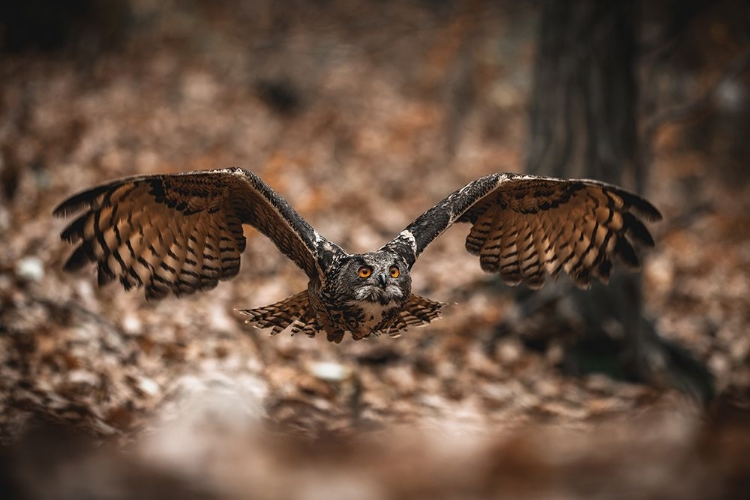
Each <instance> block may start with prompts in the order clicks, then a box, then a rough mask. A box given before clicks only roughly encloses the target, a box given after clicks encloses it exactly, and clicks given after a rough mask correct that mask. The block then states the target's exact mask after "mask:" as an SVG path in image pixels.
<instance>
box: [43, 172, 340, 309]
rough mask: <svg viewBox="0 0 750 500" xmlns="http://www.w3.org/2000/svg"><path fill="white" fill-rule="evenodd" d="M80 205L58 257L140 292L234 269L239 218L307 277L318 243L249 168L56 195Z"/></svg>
mask: <svg viewBox="0 0 750 500" xmlns="http://www.w3.org/2000/svg"><path fill="white" fill-rule="evenodd" d="M81 209H84V210H85V211H84V212H83V214H82V215H80V216H78V218H76V219H75V220H74V221H73V222H72V223H71V224H70V225H68V227H67V228H65V229H64V230H63V232H62V234H61V237H62V239H64V240H67V241H69V242H71V243H73V244H77V245H78V246H77V247H76V249H75V250H74V251H73V253H72V254H71V256H70V258H69V259H68V261H67V262H66V264H65V269H66V270H69V271H70V270H76V269H80V268H82V267H84V266H85V265H86V264H87V263H89V262H95V263H96V264H97V269H98V280H99V284H100V285H102V284H104V283H107V282H109V281H112V280H114V279H115V278H119V280H120V282H121V283H122V284H123V286H124V287H125V288H126V289H130V288H133V287H140V286H145V287H146V297H147V298H149V299H158V298H162V297H164V296H165V295H167V294H169V293H170V292H171V293H174V294H175V295H185V294H191V293H193V292H196V291H199V290H207V289H210V288H213V287H215V286H216V285H217V284H218V282H219V280H227V279H230V278H232V277H234V276H235V275H236V274H237V273H238V272H239V269H240V254H241V253H242V252H243V251H244V250H245V246H246V240H245V236H244V234H243V231H242V225H243V224H249V225H250V226H253V227H254V228H256V229H257V230H258V231H260V232H261V233H262V234H264V235H266V236H267V237H268V238H270V239H271V241H272V242H273V243H274V244H275V245H276V246H277V247H278V249H279V250H280V251H281V252H282V253H283V254H284V255H286V256H287V257H288V258H290V259H291V260H292V261H293V262H294V263H295V264H297V265H298V266H299V267H300V268H302V270H304V271H305V273H306V274H307V275H308V276H309V277H310V278H313V277H315V276H317V277H319V278H320V277H321V275H322V271H321V268H320V263H319V260H318V259H319V257H320V255H319V252H320V249H321V246H322V245H321V243H324V242H325V243H327V242H326V240H324V239H323V238H322V237H321V236H320V235H318V233H317V232H315V230H314V229H313V228H312V227H311V226H310V225H309V224H308V223H307V222H306V221H305V220H304V219H303V218H302V217H301V216H300V215H299V214H298V213H297V212H296V211H295V210H294V209H293V208H292V207H291V206H290V205H289V204H288V203H287V202H286V201H285V200H284V199H283V198H281V197H280V196H279V195H278V194H276V192H274V191H273V190H272V189H271V188H270V187H269V186H268V185H267V184H266V183H265V182H263V181H262V180H261V179H260V178H259V177H258V176H256V175H255V174H253V173H252V172H249V171H247V170H244V169H241V168H231V169H224V170H206V171H197V172H185V173H179V174H167V175H145V176H137V177H129V178H125V179H120V180H117V181H114V182H111V183H109V184H104V185H101V186H98V187H95V188H92V189H89V190H86V191H84V192H82V193H79V194H76V195H74V196H72V197H70V198H68V199H67V200H65V201H63V202H62V203H61V204H60V205H59V206H58V207H57V208H56V209H55V211H54V214H55V215H57V216H66V215H69V214H71V213H75V212H78V211H80V210H81Z"/></svg>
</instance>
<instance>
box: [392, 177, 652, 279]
mask: <svg viewBox="0 0 750 500" xmlns="http://www.w3.org/2000/svg"><path fill="white" fill-rule="evenodd" d="M638 217H641V218H643V219H646V220H659V219H661V214H660V213H659V211H658V210H657V209H656V208H655V207H654V206H653V205H652V204H651V203H649V202H648V201H646V200H645V199H643V198H641V197H640V196H638V195H636V194H633V193H630V192H628V191H625V190H623V189H621V188H619V187H616V186H613V185H610V184H605V183H603V182H598V181H592V180H562V179H553V178H549V177H537V176H531V175H517V174H492V175H488V176H486V177H482V178H480V179H477V180H475V181H472V182H470V183H469V184H467V185H466V186H464V187H463V188H461V189H459V190H458V191H455V192H453V193H451V194H450V195H448V197H446V198H445V199H443V200H442V201H441V202H440V203H438V204H437V205H436V206H434V207H433V208H431V209H429V210H428V211H427V212H425V213H424V214H422V215H421V216H419V217H418V218H417V219H416V220H415V221H414V222H412V223H411V224H410V225H409V226H407V227H406V229H404V230H403V231H402V232H401V233H399V235H398V236H397V237H396V238H395V239H394V240H393V241H391V242H390V243H388V244H387V245H385V247H383V248H385V249H389V250H391V251H395V252H396V253H398V254H399V255H401V256H402V257H403V258H404V259H405V260H406V262H407V263H408V264H409V266H410V267H411V266H412V265H413V264H414V262H415V261H416V260H417V258H418V257H419V255H420V254H421V253H422V252H423V251H424V249H425V248H426V247H427V245H429V244H430V243H431V242H432V241H433V240H434V239H435V238H437V237H438V236H439V235H440V234H442V233H443V231H445V230H446V229H448V227H450V226H451V225H452V224H454V223H456V222H468V223H471V225H472V226H471V230H470V232H469V235H468V237H467V238H466V249H467V250H468V251H469V253H471V254H473V255H478V256H479V261H480V264H481V266H482V269H484V270H485V271H487V272H490V273H498V274H500V276H501V277H502V279H503V281H505V282H506V283H507V284H509V285H518V284H520V283H524V284H526V285H527V286H529V287H531V288H539V287H541V286H542V285H543V284H544V281H545V275H546V274H549V275H551V276H556V275H557V274H558V273H560V271H565V272H566V273H567V274H569V275H570V276H571V277H572V278H573V280H574V281H575V283H576V284H577V285H578V286H580V287H587V286H589V285H590V284H591V281H592V279H593V278H598V279H599V280H601V281H602V282H605V283H606V282H607V280H608V279H609V275H610V272H611V270H612V260H613V258H614V257H618V258H619V259H620V260H621V261H623V263H624V264H625V265H626V266H628V267H630V268H633V269H637V268H638V267H639V261H638V256H637V255H636V252H635V250H634V248H633V243H634V242H637V243H640V244H643V245H646V246H653V244H654V240H653V239H652V237H651V235H650V234H649V232H648V229H646V226H644V225H643V223H642V222H641V221H640V220H639V218H638Z"/></svg>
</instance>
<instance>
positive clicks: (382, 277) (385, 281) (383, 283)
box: [378, 273, 388, 288]
mask: <svg viewBox="0 0 750 500" xmlns="http://www.w3.org/2000/svg"><path fill="white" fill-rule="evenodd" d="M378 283H379V284H380V286H381V287H383V288H385V287H386V286H387V285H388V278H386V276H385V274H383V273H380V274H378Z"/></svg>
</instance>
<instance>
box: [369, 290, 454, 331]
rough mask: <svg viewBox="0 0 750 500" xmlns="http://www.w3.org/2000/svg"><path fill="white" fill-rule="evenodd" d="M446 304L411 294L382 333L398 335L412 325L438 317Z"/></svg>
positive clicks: (418, 324)
mask: <svg viewBox="0 0 750 500" xmlns="http://www.w3.org/2000/svg"><path fill="white" fill-rule="evenodd" d="M446 305H448V304H446V303H445V302H436V301H434V300H430V299H427V298H425V297H420V296H419V295H414V294H411V295H410V296H409V301H408V302H407V303H406V306H405V307H404V308H403V309H402V310H401V311H400V312H399V313H398V315H397V316H396V317H395V318H394V320H393V322H391V323H390V324H389V325H388V326H387V327H386V328H383V330H382V333H386V334H388V335H389V336H390V337H399V336H400V335H401V334H402V333H403V332H405V331H406V330H408V329H409V327H412V326H424V325H426V324H428V323H430V322H431V321H433V320H435V319H437V318H439V317H440V312H441V311H442V309H443V308H444V307H445V306H446Z"/></svg>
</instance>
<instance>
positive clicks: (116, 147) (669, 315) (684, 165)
mask: <svg viewBox="0 0 750 500" xmlns="http://www.w3.org/2000/svg"><path fill="white" fill-rule="evenodd" d="M158 5H159V4H158V3H156V2H154V3H153V4H152V3H151V2H147V1H141V2H134V3H133V6H134V7H133V8H134V11H133V13H132V15H133V16H134V17H135V18H136V19H139V20H140V22H139V23H136V25H135V26H136V27H134V28H132V32H129V33H128V35H127V36H126V37H125V39H124V40H122V41H120V43H119V47H118V48H117V49H116V50H112V51H109V52H105V53H102V54H98V55H97V56H96V57H93V56H91V55H87V54H85V53H83V54H81V53H80V52H78V53H76V54H75V55H66V56H64V57H63V56H60V55H59V54H55V55H44V54H38V55H28V54H26V55H23V56H13V57H5V58H3V59H1V60H0V81H2V82H3V83H2V85H0V114H1V116H2V117H3V118H2V123H0V151H1V152H2V167H1V168H2V169H1V170H0V176H2V182H3V183H2V189H3V192H2V194H0V234H2V235H3V245H2V249H1V250H0V307H1V310H0V437H2V439H3V441H5V442H6V443H8V446H10V448H7V449H5V450H4V452H7V454H6V455H3V457H4V458H3V459H5V460H12V461H13V463H14V467H16V468H18V469H19V470H21V469H22V468H23V467H26V466H27V465H28V468H29V471H26V472H24V473H20V474H19V476H18V477H15V476H14V477H13V478H11V479H7V478H2V477H0V480H5V481H13V482H14V484H15V482H24V484H26V483H28V484H35V485H34V486H33V487H31V486H26V487H27V488H31V491H32V492H33V493H34V494H36V495H40V497H41V496H43V495H44V493H45V492H48V490H45V488H51V489H50V490H49V491H55V489H54V488H63V487H71V486H70V484H68V483H66V482H65V480H64V477H63V476H64V474H63V473H62V472H61V470H62V469H60V470H58V469H47V468H45V467H48V464H49V463H50V461H53V462H54V460H56V457H58V458H59V459H60V460H63V458H62V457H66V459H67V460H69V464H68V465H67V467H68V469H67V472H68V473H70V472H71V471H72V472H76V473H80V474H84V475H85V474H93V473H94V472H92V471H94V470H98V469H96V468H97V467H112V466H114V465H116V464H123V466H122V467H119V468H118V473H117V474H116V475H118V476H119V477H118V479H117V480H115V479H113V478H112V477H109V476H108V479H107V480H104V479H102V481H104V483H106V485H107V486H108V487H114V486H112V484H114V483H116V484H117V485H118V486H117V487H120V488H125V489H128V485H135V484H138V486H137V487H135V486H134V488H136V489H138V488H139V489H140V490H139V491H141V492H145V493H150V494H152V495H154V497H159V494H158V491H161V490H160V489H159V488H162V487H169V488H182V487H184V488H186V489H185V491H186V493H185V495H188V493H187V492H189V493H190V494H195V495H196V497H201V498H203V497H208V498H212V497H223V496H224V495H226V496H227V497H237V496H253V495H255V496H256V497H258V498H313V497H315V498H319V497H321V496H323V495H324V494H325V495H327V496H328V497H331V498H337V497H338V498H351V497H357V498H414V497H415V496H424V497H431V498H435V497H437V498H448V497H451V498H455V495H457V494H458V493H456V492H470V493H471V495H473V496H474V497H476V498H484V497H490V496H492V495H493V492H494V493H497V492H501V491H502V492H514V493H515V494H516V496H515V497H517V498H518V497H524V496H527V497H529V498H532V497H533V498H538V497H539V496H543V495H547V496H550V495H553V493H554V492H560V491H562V492H564V494H563V495H562V496H556V498H579V497H582V496H585V495H587V494H588V493H591V492H593V493H594V494H601V495H604V494H605V493H606V492H610V491H613V492H630V493H632V494H633V495H635V496H636V497H652V498H653V497H655V496H659V498H707V497H711V496H714V497H719V496H722V495H724V497H726V498H731V497H732V495H733V494H734V492H736V491H740V490H739V489H738V488H740V487H750V484H749V482H748V481H750V479H748V478H750V464H748V461H747V458H746V457H747V456H748V453H749V452H750V423H748V422H749V421H750V335H748V331H749V329H748V327H749V325H750V216H748V213H750V211H749V210H748V209H750V201H748V200H750V187H748V186H747V185H746V183H741V182H736V181H734V180H732V179H733V178H729V180H727V179H728V177H727V176H723V175H717V170H716V168H718V167H716V168H715V165H713V164H711V163H709V158H708V157H707V156H706V155H705V154H703V153H701V152H697V151H695V150H693V149H692V148H691V147H690V146H691V144H690V141H689V139H687V138H686V135H685V132H684V128H681V127H678V126H670V125H667V126H665V127H663V130H662V131H661V132H660V133H659V134H657V136H656V143H655V144H654V158H653V162H652V165H651V174H650V179H649V183H648V190H647V192H646V193H644V194H645V195H646V196H647V197H648V198H649V199H650V200H651V201H653V202H654V204H655V205H656V206H658V207H659V208H660V210H661V211H662V213H663V214H664V221H663V222H661V223H655V224H652V225H650V226H649V229H651V230H652V233H653V234H654V237H655V240H656V242H657V244H656V247H655V248H654V249H653V250H650V251H648V252H647V253H646V256H645V264H644V267H643V270H642V272H643V288H644V294H645V297H646V301H645V303H646V312H647V314H648V315H649V317H651V318H653V320H654V322H655V325H656V327H657V329H658V331H659V333H660V334H661V335H662V336H664V337H665V338H667V339H670V340H672V341H675V342H677V343H679V344H680V345H681V346H682V347H684V348H685V349H687V350H688V351H690V352H691V353H693V355H694V356H695V357H696V358H697V359H699V360H700V361H701V362H703V363H705V365H706V366H707V367H708V368H709V370H710V371H711V373H712V374H713V376H714V377H715V385H716V392H717V397H716V399H715V401H714V402H713V403H710V404H709V406H708V408H706V407H704V406H703V405H702V404H701V403H700V402H697V401H695V400H694V399H693V398H691V397H690V396H688V395H684V394H682V393H680V392H678V391H676V390H673V389H669V388H667V387H648V386H646V385H641V384H634V383H627V382H624V381H617V380H613V379H611V378H608V377H607V376H604V375H600V374H591V375H587V376H582V377H573V376H569V375H565V374H564V373H562V372H561V370H560V356H561V355H560V352H561V350H562V349H564V347H565V343H564V342H562V341H560V342H552V343H551V344H550V346H548V347H547V348H546V349H544V350H542V351H539V350H533V349H528V348H527V347H526V345H525V343H524V339H523V338H522V336H519V335H514V334H513V333H512V332H511V333H510V334H506V335H504V336H503V337H502V338H500V339H499V340H498V339H497V336H496V327H497V325H498V324H499V323H500V322H501V321H503V320H504V319H507V318H508V317H509V315H511V314H512V312H513V308H514V297H513V295H512V294H511V293H510V291H509V290H508V289H507V288H504V287H502V286H500V285H499V282H498V280H497V279H496V278H494V277H492V276H489V275H485V274H483V273H482V271H481V270H480V268H479V264H478V262H477V261H476V259H475V258H473V257H471V256H469V255H468V254H466V252H465V250H464V245H463V239H464V238H465V236H466V234H465V233H466V228H463V227H459V228H452V229H451V230H449V231H448V232H447V233H446V234H445V235H444V236H443V237H441V238H440V239H439V240H437V241H436V242H435V243H434V244H432V246H431V247H430V248H429V249H428V250H427V251H426V252H425V254H424V255H423V256H422V257H421V258H420V260H419V262H418V264H417V265H416V266H415V268H414V273H413V275H414V290H415V292H416V293H418V294H420V295H426V296H428V297H430V298H433V299H435V300H441V301H444V302H448V303H450V304H451V306H449V307H448V308H446V310H445V314H444V317H443V318H441V319H440V320H439V321H436V322H434V323H432V324H430V325H429V326H427V327H424V328H419V329H413V330H410V331H409V332H407V333H405V334H404V335H403V336H402V337H401V338H398V339H390V338H385V337H379V338H373V339H369V340H366V341H360V342H354V341H352V340H351V339H345V340H344V342H342V343H341V344H339V345H334V344H330V343H328V342H327V341H326V340H325V338H315V339H309V338H307V337H304V336H297V337H291V336H289V335H288V334H281V335H278V336H274V337H271V336H269V335H268V332H266V331H259V330H254V329H252V328H249V327H247V326H246V325H244V324H243V322H242V318H241V316H239V315H238V314H237V313H236V311H235V310H236V309H244V308H250V307H257V306H261V305H265V304H268V303H271V302H274V301H277V300H280V299H283V298H285V297H287V296H288V295H291V294H293V293H296V292H298V291H300V290H302V289H304V288H305V287H306V279H305V276H304V274H303V273H302V272H301V271H299V269H297V268H296V267H295V266H294V265H293V264H292V263H291V262H289V261H288V260H286V259H285V258H284V257H283V256H281V255H280V254H279V253H278V252H277V251H276V249H275V248H274V247H273V246H272V245H271V244H270V243H269V242H268V241H267V240H265V238H263V237H262V236H260V235H258V234H257V233H256V232H254V231H248V232H247V236H248V250H247V251H246V253H245V254H244V255H243V261H242V269H241V271H240V274H239V276H238V277H237V278H236V279H234V280H232V281H229V282H225V283H222V284H220V285H219V286H218V287H217V288H216V289H214V290H212V291H210V292H208V293H204V294H199V295H194V296H189V297H184V298H180V299H176V298H167V299H165V300H162V301H160V302H151V303H150V302H147V301H146V300H145V298H144V297H143V294H142V293H134V292H131V293H126V292H124V291H123V290H122V289H121V288H120V287H119V286H117V285H112V286H108V287H105V288H103V289H97V287H96V278H95V275H94V273H93V270H92V272H80V273H77V274H73V275H71V274H64V273H63V272H62V263H63V262H64V259H65V258H66V257H67V255H68V254H69V252H70V250H71V248H70V246H69V245H67V244H66V243H64V242H62V241H60V238H59V233H60V231H61V230H62V229H63V227H64V226H65V224H66V221H63V220H58V219H55V218H53V217H52V216H51V213H52V210H53V208H54V207H55V206H56V204H57V203H59V202H60V201H61V200H62V199H64V198H65V197H66V196H68V195H70V194H72V193H73V192H76V191H78V190H81V189H83V188H86V187H89V186H92V185H95V184H97V183H101V182H104V181H107V180H110V179H113V178H117V177H120V176H125V175H131V174H136V173H139V174H144V173H159V172H178V171H185V170H195V169H207V168H221V167H228V166H242V167H245V168H248V169H251V170H253V171H254V172H256V173H258V174H259V175H260V176H261V177H262V178H263V179H264V180H265V181H266V182H267V183H268V184H270V185H271V186H272V187H273V188H274V189H275V190H276V191H277V192H279V193H280V194H281V195H282V196H284V197H285V198H286V199H287V200H288V201H289V202H290V203H291V204H292V206H294V207H295V208H296V209H297V210H298V211H299V212H300V213H301V215H302V216H303V217H305V218H306V219H307V220H308V221H309V222H310V223H311V224H312V225H313V226H314V227H315V228H316V229H317V230H318V231H319V232H320V233H321V234H324V235H325V236H326V237H328V238H329V239H331V240H333V241H335V242H337V243H339V244H341V245H342V246H343V247H344V248H346V249H347V250H349V251H367V250H370V249H373V248H377V247H379V246H380V245H382V244H383V243H384V242H386V241H388V240H389V239H390V238H392V237H393V236H394V235H395V234H396V233H397V232H398V231H400V230H401V229H402V228H403V227H405V226H406V225H407V224H408V223H409V222H411V221H412V220H413V219H414V218H415V217H416V216H418V215H419V214H421V213H422V212H423V211H424V210H426V209H427V208H429V207H430V206H432V205H433V204H435V203H436V202H437V201H439V200H440V199H442V198H443V197H444V196H445V195H447V194H448V193H450V192H451V191H453V190H455V189H457V188H458V187H460V186H463V185H464V184H465V183H467V182H469V181H471V180H473V179H475V178H477V177H480V176H483V175H486V174H488V173H492V172H496V171H516V172H517V171H520V170H521V169H522V165H523V159H524V149H523V148H524V144H525V133H526V129H527V125H526V122H525V119H526V104H525V102H526V101H525V99H526V97H527V95H528V90H529V88H530V84H531V70H532V66H533V56H534V44H533V43H534V36H533V35H534V32H535V22H536V16H535V13H534V12H524V11H515V12H512V21H510V20H509V13H508V12H506V11H503V10H502V8H500V7H498V8H497V9H498V10H497V11H495V10H492V9H489V10H488V11H486V12H485V15H476V14H472V13H471V12H469V13H461V15H447V14H445V13H440V12H439V11H431V10H427V9H426V8H424V7H423V6H421V4H411V3H403V4H396V3H394V5H390V4H389V6H388V7H385V8H383V10H382V11H378V12H377V16H375V15H370V14H371V13H369V12H368V11H367V9H374V8H375V7H373V6H371V5H370V4H365V3H361V2H353V3H352V5H356V9H355V8H354V7H352V10H351V11H347V8H346V7H345V6H343V5H338V4H337V5H338V8H337V9H338V10H336V12H335V15H334V14H330V13H329V15H325V16H323V15H317V14H316V12H315V11H314V10H312V7H300V9H299V10H298V12H297V14H296V16H295V17H293V18H290V19H286V21H285V22H287V23H288V24H287V25H285V31H284V34H283V36H271V35H270V34H273V33H276V31H275V30H277V29H278V27H277V23H278V22H280V21H279V20H278V19H277V15H278V14H279V13H278V12H276V13H275V12H273V11H274V8H273V7H268V12H265V14H264V15H263V16H256V15H254V13H251V12H249V11H247V12H246V11H244V10H242V9H238V10H237V11H234V10H232V11H231V12H229V9H226V8H223V7H221V6H219V7H212V6H211V4H210V3H208V2H207V3H201V2H196V3H191V4H190V5H191V7H190V8H186V9H185V10H184V11H182V12H180V14H179V15H176V14H175V13H174V12H171V14H170V12H169V9H165V8H162V7H159V6H158ZM220 5H223V4H220ZM347 5H348V4H347ZM306 9H310V11H309V12H308V11H307V10H306ZM331 17H335V19H334V20H335V21H336V22H337V23H340V24H341V25H346V26H349V28H348V29H346V30H336V29H331V27H330V23H331V22H332V21H331ZM406 20H408V21H406ZM414 26H419V29H413V27H414ZM711 76H712V75H709V76H708V77H705V78H708V79H710V78H711ZM701 78H703V76H702V77H701ZM488 346H491V348H488ZM40 422H43V423H44V425H48V423H49V422H54V423H57V424H62V423H65V425H66V426H68V427H66V428H69V427H72V428H74V429H76V430H77V432H80V433H82V434H84V435H87V436H93V437H95V438H96V439H97V440H98V441H100V442H101V441H103V442H105V443H107V445H108V446H113V447H116V448H117V451H112V450H111V448H109V447H108V446H104V447H101V446H100V447H98V448H96V449H93V450H90V449H88V448H86V447H85V446H82V447H80V448H75V447H74V448H71V447H70V446H71V445H70V444H69V442H68V441H67V439H68V438H67V437H65V438H60V437H59V436H57V434H55V432H56V431H55V432H52V434H53V435H54V436H57V437H54V436H53V437H50V438H49V441H41V442H42V443H43V444H42V445H41V446H45V447H46V448H44V449H45V450H47V449H48V450H50V451H49V456H48V457H47V458H42V457H41V456H40V455H41V452H40V451H39V450H41V449H42V448H34V449H36V450H37V451H31V450H32V448H33V447H29V446H24V443H29V442H31V443H36V442H37V441H34V440H35V439H46V436H47V435H46V434H44V433H43V432H41V431H40V432H31V433H29V431H28V429H32V430H33V429H37V428H39V426H40V425H41V424H40ZM30 434H31V436H30V437H29V435H30ZM22 436H26V437H22ZM40 436H41V437H40ZM310 437H311V438H312V441H308V440H307V439H309V438H310ZM321 439H323V440H324V443H327V444H322V442H321ZM29 440H30V441H29ZM58 446H59V448H60V449H61V450H64V452H63V451H60V452H55V451H54V450H55V448H56V447H58ZM71 450H73V451H71ZM123 450H124V451H123ZM45 453H46V452H45ZM17 457H20V458H17ZM72 457H79V458H72ZM310 457H315V460H314V464H313V463H309V462H305V459H306V458H310ZM9 463H10V462H9ZM39 463H44V464H46V465H44V466H39V465H38V464H39ZM101 464H105V465H104V466H103V465H101ZM107 464H108V465H107ZM149 464H158V467H156V470H155V469H152V468H151V465H149ZM49 470H52V471H57V472H54V473H52V474H49V475H48V474H47V472H45V471H49ZM162 470H164V471H166V472H164V473H163V474H164V476H159V480H158V481H157V480H155V481H153V482H148V481H147V482H139V481H136V480H135V479H136V478H139V477H143V476H148V475H159V474H162V472H157V471H162ZM580 470H585V471H587V475H586V477H587V478H589V479H587V480H583V479H581V477H579V476H578V475H577V473H576V471H580ZM175 471H176V472H175ZM19 477H20V478H21V479H18V478H19ZM185 477H190V478H192V479H190V482H189V483H185V482H184V481H186V480H185V479H184V478H185ZM196 478H197V479H196ZM131 480H132V482H131ZM107 481H109V482H107ZM113 481H114V483H113ZM118 481H119V482H118ZM160 481H161V482H160ZM0 482H2V481H0ZM104 483H101V484H104ZM101 484H100V483H97V484H88V485H87V486H85V487H83V486H81V487H80V488H84V489H80V490H74V491H89V490H86V489H85V488H91V491H95V488H97V487H100V486H101ZM217 485H218V486H217ZM250 487H252V488H253V490H252V491H253V495H249V494H242V493H239V492H245V493H247V491H248V489H247V488H250ZM301 487H304V488H303V489H305V491H307V492H308V493H306V494H305V495H302V494H300V493H299V491H301V490H300V488H301ZM170 491H172V492H174V491H178V490H176V489H172V490H170ZM310 491H312V492H313V493H309V492H310ZM155 492H157V493H155ZM656 492H659V495H657V493H656ZM368 495H369V496H368ZM451 495H454V496H451ZM73 497H74V495H73Z"/></svg>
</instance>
